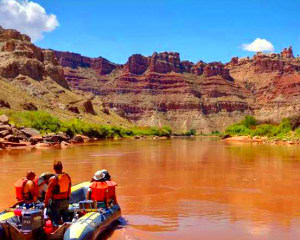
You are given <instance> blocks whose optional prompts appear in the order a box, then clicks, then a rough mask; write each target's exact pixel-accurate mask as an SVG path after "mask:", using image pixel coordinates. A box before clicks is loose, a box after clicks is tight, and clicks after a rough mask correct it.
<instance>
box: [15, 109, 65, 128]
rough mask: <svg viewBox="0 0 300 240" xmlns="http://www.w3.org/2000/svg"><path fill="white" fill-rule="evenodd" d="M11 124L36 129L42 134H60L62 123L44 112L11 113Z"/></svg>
mask: <svg viewBox="0 0 300 240" xmlns="http://www.w3.org/2000/svg"><path fill="white" fill-rule="evenodd" d="M9 119H10V122H11V123H13V124H15V125H16V126H18V127H30V128H35V129H37V130H39V131H41V133H48V132H54V133H56V132H59V131H60V129H61V126H62V122H61V121H60V120H59V119H58V118H56V117H53V116H51V115H50V114H49V113H47V112H44V111H24V112H11V113H9Z"/></svg>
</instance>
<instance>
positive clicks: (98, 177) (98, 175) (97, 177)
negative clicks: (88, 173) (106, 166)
mask: <svg viewBox="0 0 300 240" xmlns="http://www.w3.org/2000/svg"><path fill="white" fill-rule="evenodd" d="M104 176H105V175H104V173H103V172H102V171H97V172H95V175H94V177H93V179H94V180H96V181H99V180H101V179H103V178H104Z"/></svg>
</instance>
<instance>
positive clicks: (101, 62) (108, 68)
mask: <svg viewBox="0 0 300 240" xmlns="http://www.w3.org/2000/svg"><path fill="white" fill-rule="evenodd" d="M54 54H55V55H56V57H57V59H58V62H59V64H60V65H62V66H63V67H69V68H73V69H74V68H79V67H81V68H91V69H94V70H95V71H96V72H97V73H98V74H99V75H105V74H109V73H111V72H112V71H113V70H114V69H116V68H117V67H118V65H117V64H113V63H111V62H110V61H108V60H107V59H105V58H102V57H99V58H88V57H84V56H81V55H80V54H76V53H70V52H59V51H54Z"/></svg>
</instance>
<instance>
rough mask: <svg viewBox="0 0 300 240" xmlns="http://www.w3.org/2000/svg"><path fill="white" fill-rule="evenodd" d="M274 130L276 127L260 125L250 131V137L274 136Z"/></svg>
mask: <svg viewBox="0 0 300 240" xmlns="http://www.w3.org/2000/svg"><path fill="white" fill-rule="evenodd" d="M275 130H276V126H273V125H271V124H262V125H258V126H257V127H256V128H255V129H254V130H252V131H251V136H268V137H272V136H274V131H275Z"/></svg>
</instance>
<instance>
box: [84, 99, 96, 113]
mask: <svg viewBox="0 0 300 240" xmlns="http://www.w3.org/2000/svg"><path fill="white" fill-rule="evenodd" d="M83 107H84V111H85V112H86V113H89V114H93V115H96V112H95V110H94V106H93V103H92V101H91V100H88V101H86V102H84V103H83Z"/></svg>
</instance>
